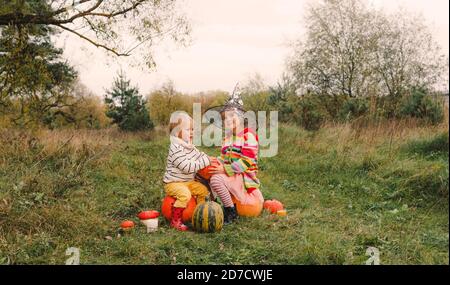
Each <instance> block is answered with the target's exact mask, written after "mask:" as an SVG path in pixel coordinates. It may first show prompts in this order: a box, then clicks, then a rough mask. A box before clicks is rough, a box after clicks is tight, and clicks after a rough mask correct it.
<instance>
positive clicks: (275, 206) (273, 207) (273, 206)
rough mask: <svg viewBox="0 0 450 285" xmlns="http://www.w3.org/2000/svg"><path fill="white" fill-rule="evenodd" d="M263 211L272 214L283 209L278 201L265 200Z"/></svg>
mask: <svg viewBox="0 0 450 285" xmlns="http://www.w3.org/2000/svg"><path fill="white" fill-rule="evenodd" d="M264 209H266V210H268V211H269V212H271V213H272V214H275V213H276V212H278V211H281V210H283V209H284V206H283V204H282V203H281V202H280V201H278V200H266V201H265V202H264Z"/></svg>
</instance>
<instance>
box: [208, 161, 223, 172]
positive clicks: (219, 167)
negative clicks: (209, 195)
mask: <svg viewBox="0 0 450 285" xmlns="http://www.w3.org/2000/svg"><path fill="white" fill-rule="evenodd" d="M209 173H211V174H225V168H224V167H223V164H222V163H220V161H218V160H217V163H215V164H212V165H211V168H210V169H209Z"/></svg>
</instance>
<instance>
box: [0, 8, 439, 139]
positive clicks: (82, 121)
mask: <svg viewBox="0 0 450 285" xmlns="http://www.w3.org/2000/svg"><path fill="white" fill-rule="evenodd" d="M174 2H175V1H169V0H167V1H144V0H128V1H101V0H96V1H94V0H91V1H89V0H82V1H63V0H60V1H58V0H53V1H37V0H15V1H2V0H0V3H1V4H2V5H1V6H0V7H1V8H0V32H1V35H0V125H2V124H3V125H13V126H17V127H29V126H33V125H35V126H46V127H50V128H56V127H65V126H68V127H77V128H86V127H87V128H103V127H107V126H109V125H110V124H116V125H118V126H119V127H120V128H121V129H123V130H128V131H132V130H139V129H151V128H153V126H155V125H164V124H167V122H168V120H169V116H170V114H171V113H172V112H173V111H176V110H185V111H187V112H191V111H192V103H194V102H198V103H201V104H202V107H203V110H205V109H207V108H209V107H213V106H216V105H220V104H222V103H223V102H224V101H225V100H226V98H227V96H228V95H229V93H228V92H225V91H220V90H219V91H211V92H200V93H197V94H183V93H181V92H179V91H177V90H176V88H175V86H174V84H173V83H172V82H170V81H169V82H166V83H164V84H163V85H162V86H161V87H160V88H159V89H157V90H154V91H152V92H151V93H150V94H146V95H147V96H145V97H144V96H142V95H141V94H140V93H139V90H138V88H137V87H136V86H134V85H133V83H132V82H131V81H132V80H131V81H130V80H129V79H127V78H126V74H124V73H123V72H121V73H119V74H118V76H117V78H116V80H115V81H114V83H113V86H112V87H111V88H110V89H109V91H108V92H106V94H104V96H103V98H102V99H100V98H98V97H95V96H93V95H92V94H90V92H89V90H87V89H86V88H85V87H84V86H83V85H82V84H81V83H80V82H79V80H78V74H77V72H76V70H75V69H74V68H73V67H72V66H71V64H70V63H69V62H67V60H65V59H64V58H63V57H62V53H63V50H61V49H58V48H56V47H55V46H54V43H53V41H54V37H55V36H57V35H58V34H61V33H71V34H74V35H75V36H78V37H80V38H81V39H82V40H84V41H86V42H87V43H89V44H93V45H94V46H96V47H98V48H101V49H103V50H105V52H107V53H109V54H111V55H113V56H131V55H132V54H133V53H135V54H137V55H139V56H138V58H140V59H141V61H140V63H141V64H142V63H143V64H146V65H147V66H149V67H152V66H154V64H155V62H154V60H153V57H152V50H153V48H154V46H156V45H157V41H156V39H158V38H159V37H169V38H171V39H173V40H175V42H178V43H180V44H184V43H185V41H186V40H187V39H188V37H189V24H188V22H187V21H186V19H185V17H184V16H183V15H182V14H180V13H179V11H177V10H176V5H175V3H174ZM150 8H151V9H152V11H153V12H152V13H148V11H149V10H148V9H150ZM76 25H80V26H82V27H84V30H83V29H81V30H83V31H84V33H82V34H81V33H80V32H79V30H80V29H75V28H74V27H75V26H76ZM304 25H305V30H306V32H305V34H304V35H301V36H300V37H299V39H298V40H297V41H295V42H293V43H292V48H291V51H292V54H291V55H290V56H289V57H288V58H287V64H286V70H285V73H284V74H283V76H282V77H281V78H280V80H279V82H278V83H276V84H275V85H273V86H268V85H266V84H265V83H264V81H263V80H262V79H261V77H260V76H255V77H254V78H250V79H249V80H247V82H246V83H245V84H244V85H243V88H242V95H243V100H244V104H245V106H246V107H247V109H249V110H255V111H269V110H278V111H279V118H280V120H281V121H282V122H290V123H295V124H298V125H300V126H302V127H304V128H306V129H309V130H315V129H318V128H320V127H321V126H322V125H323V124H324V123H325V122H327V121H349V120H354V119H358V118H367V119H370V120H380V119H387V120H389V119H401V118H410V117H411V118H417V119H419V120H422V121H423V122H426V123H432V124H437V123H440V122H441V121H442V120H443V117H444V114H443V112H444V110H443V108H442V105H441V104H440V103H439V102H438V101H436V100H434V99H433V96H431V95H433V94H436V90H437V89H438V87H439V86H440V85H442V83H444V84H445V86H446V88H448V72H447V70H448V69H447V68H448V57H446V56H444V54H443V52H442V51H441V49H440V46H439V44H437V42H436V40H435V39H434V38H433V36H432V33H431V31H430V30H429V28H428V27H427V25H426V23H425V21H424V19H423V18H421V17H420V16H416V15H413V14H411V13H409V12H406V11H397V12H395V13H392V14H388V13H386V12H384V11H383V10H378V9H375V8H373V7H371V6H369V5H367V4H366V2H365V1H362V0H324V1H314V2H311V3H310V4H309V5H308V7H307V9H306V16H305V19H304ZM130 35H131V36H132V37H134V43H133V44H134V45H135V46H136V48H131V49H127V48H125V47H124V43H125V42H128V41H126V40H124V39H125V38H126V37H130Z"/></svg>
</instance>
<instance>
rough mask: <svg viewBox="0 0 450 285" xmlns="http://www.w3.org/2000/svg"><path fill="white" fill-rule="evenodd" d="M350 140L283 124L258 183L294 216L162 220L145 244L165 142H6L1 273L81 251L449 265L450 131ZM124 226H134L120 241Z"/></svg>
mask: <svg viewBox="0 0 450 285" xmlns="http://www.w3.org/2000/svg"><path fill="white" fill-rule="evenodd" d="M347 131H348V130H347V129H346V128H345V127H341V126H336V127H328V128H325V129H322V130H320V131H319V132H316V133H310V132H306V131H304V130H301V129H298V128H297V127H293V126H282V128H281V129H280V134H279V137H280V146H279V153H278V155H277V156H275V157H273V158H262V159H261V161H260V166H261V172H260V179H261V181H262V192H263V194H264V196H265V198H266V199H272V198H275V199H278V200H280V201H282V202H283V203H284V205H285V206H286V208H287V210H288V216H287V217H278V216H273V215H269V214H267V213H264V214H263V215H262V216H260V217H258V218H253V219H244V218H243V219H240V220H239V222H237V223H236V224H233V225H229V226H226V227H225V228H224V229H223V231H222V232H220V233H216V234H197V233H194V232H187V233H181V232H177V231H174V230H172V229H170V228H169V227H168V224H167V222H166V221H164V220H163V219H161V220H160V221H161V227H160V230H159V231H158V232H156V233H153V234H146V233H145V230H144V228H143V227H142V226H140V225H139V224H138V220H137V218H136V214H137V213H138V212H139V211H141V210H144V209H159V208H160V204H161V200H162V198H163V197H164V192H163V184H162V181H161V177H162V174H163V172H164V167H165V159H166V157H165V156H166V151H167V146H168V139H167V138H166V137H165V136H163V135H160V134H154V135H153V137H152V138H151V139H150V140H149V139H148V138H142V137H139V136H125V137H124V138H121V139H117V140H115V139H113V140H112V141H113V143H112V144H111V145H109V146H101V145H100V146H89V145H88V146H86V147H85V148H84V150H83V148H78V149H74V148H69V147H68V148H67V149H66V148H64V149H62V150H61V151H59V152H57V153H54V152H50V151H49V152H48V154H52V155H48V154H47V152H45V149H44V151H43V149H42V148H39V147H37V148H36V149H33V148H30V147H26V146H20V145H19V146H15V145H14V144H10V145H9V146H8V147H5V149H4V150H3V154H0V263H8V262H9V263H16V264H48V263H50V264H63V263H64V262H65V260H66V258H67V256H65V250H66V249H67V248H68V247H78V248H79V249H80V251H81V263H83V264H364V263H365V261H366V260H367V258H368V256H366V255H365V252H366V249H367V247H369V246H375V247H377V248H378V249H379V250H380V258H381V263H382V264H448V260H449V234H448V233H449V227H448V222H449V213H448V209H449V207H448V177H449V174H448V169H449V163H448V130H446V129H441V128H436V129H429V130H423V129H421V130H411V131H410V132H409V133H408V134H407V135H405V136H399V137H395V138H394V139H393V140H392V138H390V137H389V136H387V135H380V136H378V137H377V138H376V140H374V141H372V142H370V143H369V142H368V138H367V137H364V136H363V137H358V136H354V132H353V131H351V130H350V131H349V133H348V134H347V133H346V132H347ZM7 139H10V138H8V137H5V138H4V141H3V142H5V141H6V140H7ZM38 146H39V145H38ZM205 151H207V152H208V153H210V154H214V153H216V151H217V150H215V149H212V148H211V149H206V150H205ZM42 152H44V154H47V156H48V157H47V156H45V155H43V154H42ZM0 153H2V152H1V151H0ZM91 157H95V159H89V158H91ZM39 158H40V159H42V162H41V163H39V164H38V167H34V168H31V167H30V166H31V165H33V164H35V163H36V161H37V160H39ZM78 166H79V167H78ZM124 219H131V220H134V221H135V222H136V223H137V224H138V225H139V226H138V227H137V228H135V230H134V231H133V232H131V233H130V234H127V235H125V236H122V237H120V238H118V237H117V228H118V225H119V224H120V222H121V221H122V220H124ZM107 236H110V237H111V238H112V239H106V238H105V237H107Z"/></svg>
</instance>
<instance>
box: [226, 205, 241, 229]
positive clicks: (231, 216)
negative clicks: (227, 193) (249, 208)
mask: <svg viewBox="0 0 450 285" xmlns="http://www.w3.org/2000/svg"><path fill="white" fill-rule="evenodd" d="M223 210H224V213H223V214H224V217H223V218H224V219H223V223H224V224H225V225H227V224H231V223H232V222H233V221H234V220H236V219H237V218H238V214H237V212H236V207H224V208H223Z"/></svg>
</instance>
